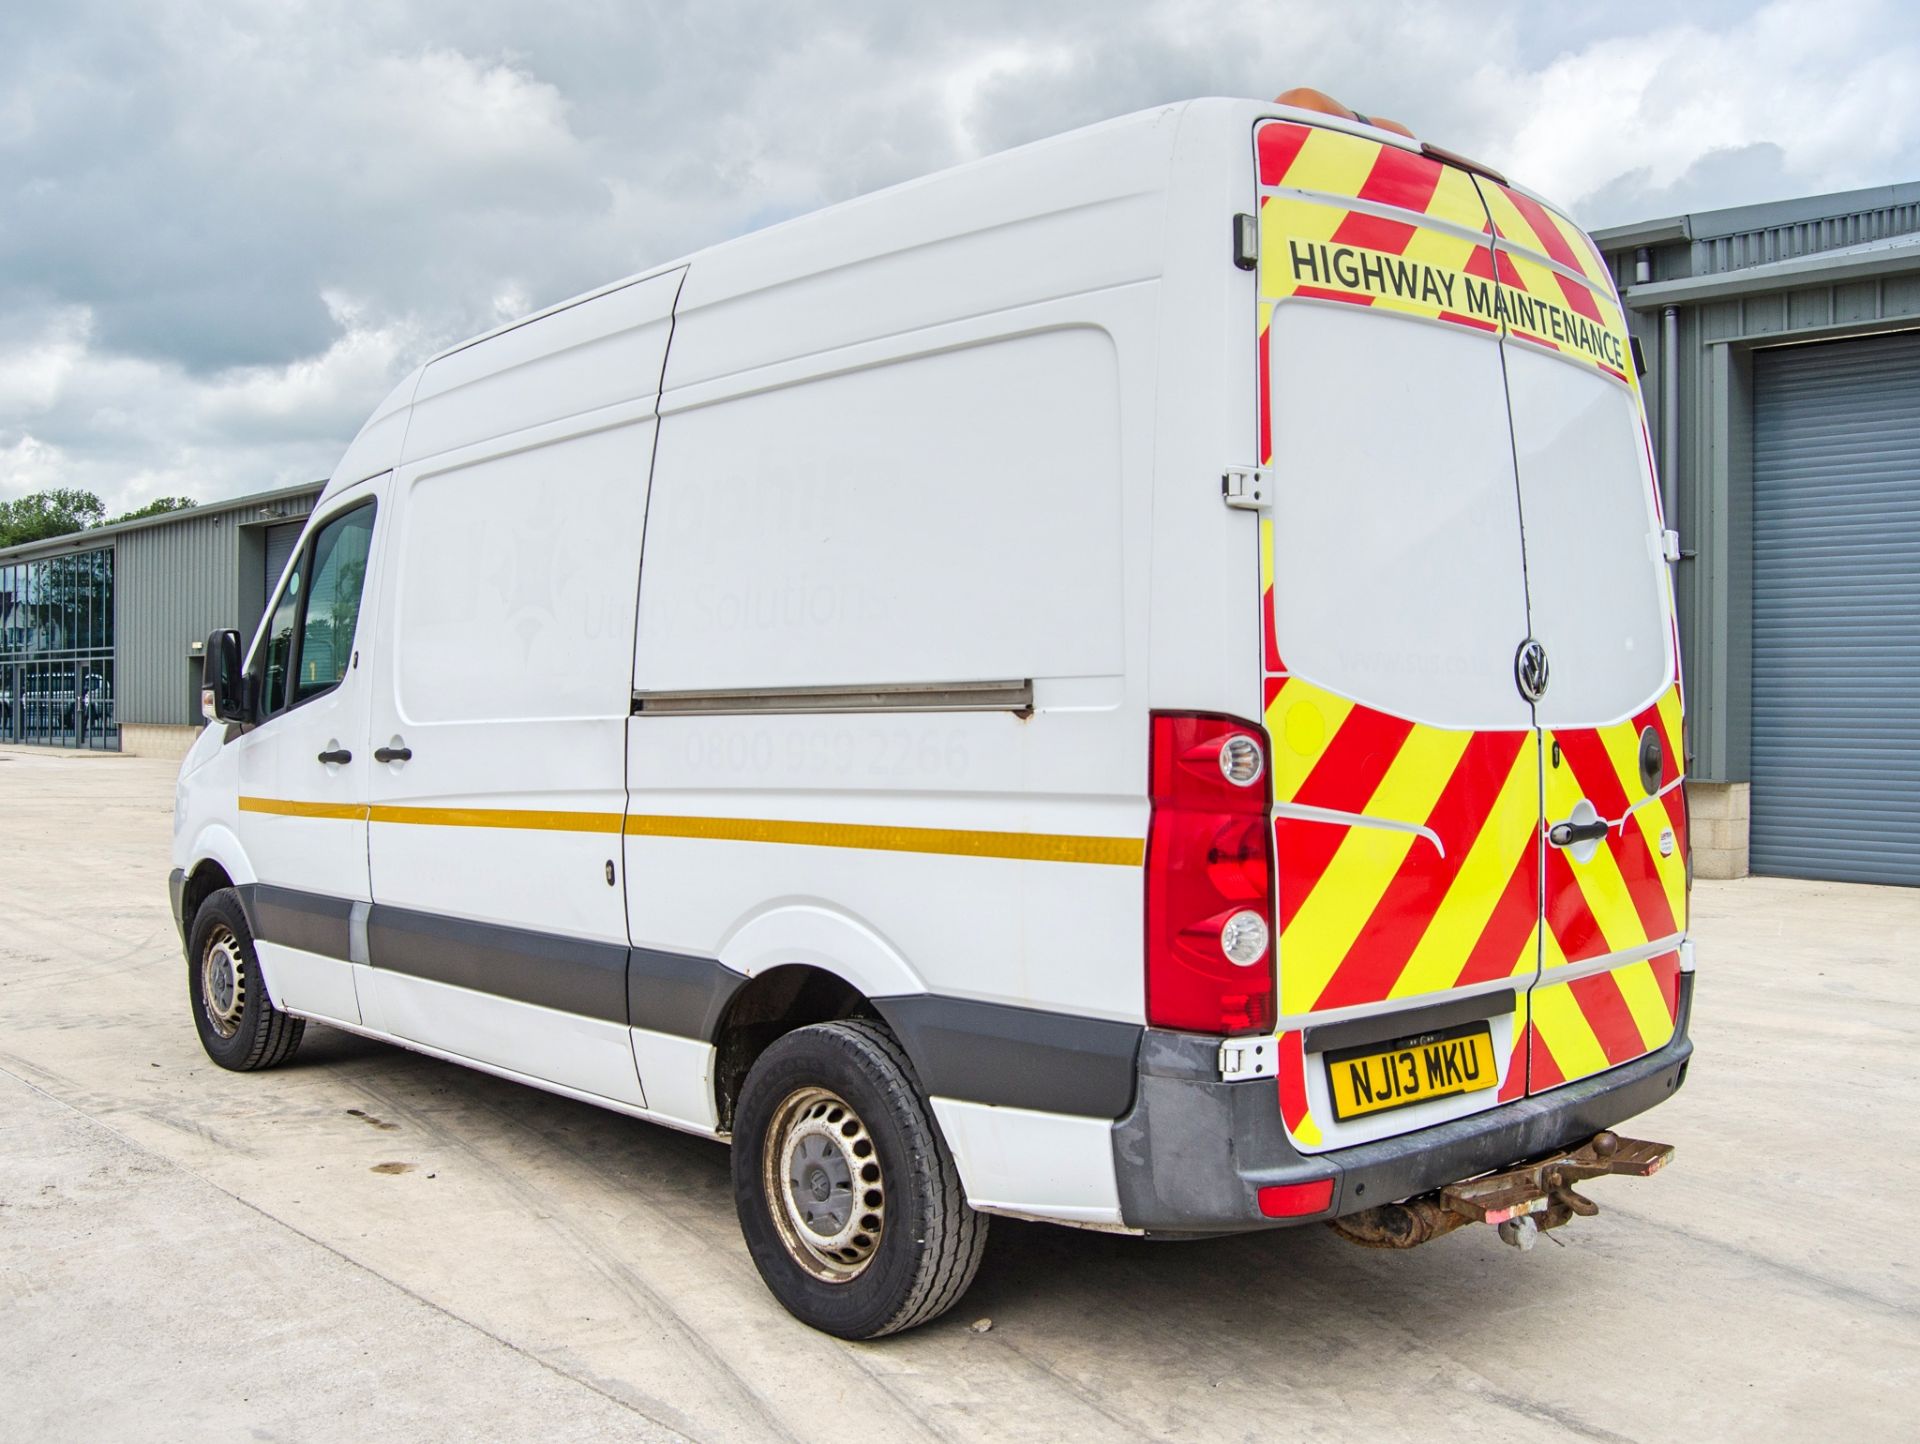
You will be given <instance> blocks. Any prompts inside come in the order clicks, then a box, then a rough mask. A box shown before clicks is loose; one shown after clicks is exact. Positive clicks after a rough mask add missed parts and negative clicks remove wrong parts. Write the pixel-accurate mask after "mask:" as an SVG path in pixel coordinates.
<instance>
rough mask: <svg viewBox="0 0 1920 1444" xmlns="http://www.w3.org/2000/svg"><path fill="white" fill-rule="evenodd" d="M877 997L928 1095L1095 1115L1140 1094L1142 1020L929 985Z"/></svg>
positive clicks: (1110, 1114)
mask: <svg viewBox="0 0 1920 1444" xmlns="http://www.w3.org/2000/svg"><path fill="white" fill-rule="evenodd" d="M873 1005H874V1007H876V1008H878V1009H879V1010H880V1016H881V1017H882V1018H883V1019H885V1020H886V1023H887V1026H888V1027H890V1028H892V1029H893V1031H894V1034H895V1035H896V1036H897V1037H898V1038H899V1039H900V1041H901V1043H902V1044H903V1045H904V1046H905V1047H906V1050H907V1056H908V1057H909V1058H911V1059H912V1060H913V1066H914V1068H915V1069H916V1070H917V1071H918V1073H919V1075H920V1082H921V1085H922V1086H923V1087H924V1088H925V1089H926V1091H927V1093H928V1094H929V1095H930V1096H933V1097H937V1098H958V1099H963V1100H965V1101H967V1102H970V1103H993V1104H998V1105H1000V1106H1002V1107H1007V1108H1032V1109H1036V1110H1039V1111H1042V1112H1046V1113H1072V1114H1077V1115H1081V1116H1083V1117H1090V1118H1117V1117H1119V1116H1120V1115H1121V1114H1122V1113H1124V1112H1126V1111H1127V1108H1128V1107H1129V1106H1130V1105H1131V1103H1132V1102H1133V1090H1134V1081H1135V1064H1134V1060H1135V1057H1136V1056H1137V1054H1138V1052H1139V1048H1140V1036H1141V1034H1142V1033H1143V1032H1144V1031H1145V1030H1144V1029H1143V1028H1142V1027H1141V1026H1140V1025H1139V1024H1137V1023H1118V1022H1113V1021H1111V1020H1109V1019H1104V1018H1080V1017H1075V1016H1073V1015H1071V1014H1068V1013H1050V1012H1045V1011H1042V1010H1040V1009H1037V1008H1016V1007H1012V1006H1009V1005H1007V1004H1004V1003H980V1002H974V1001H972V1000H970V999H965V998H943V997H937V996H934V995H931V994H925V993H920V994H908V995H902V996H899V997H893V998H875V999H874V1000H873Z"/></svg>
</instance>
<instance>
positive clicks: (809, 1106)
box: [733, 1021, 987, 1339]
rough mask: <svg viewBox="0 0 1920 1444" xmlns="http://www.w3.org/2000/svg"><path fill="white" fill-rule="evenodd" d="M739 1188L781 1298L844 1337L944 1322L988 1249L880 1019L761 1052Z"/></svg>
mask: <svg viewBox="0 0 1920 1444" xmlns="http://www.w3.org/2000/svg"><path fill="white" fill-rule="evenodd" d="M733 1193H734V1204H735V1206H736V1208H737V1209H738V1211H739V1215H740V1230H741V1232H742V1233H743V1234H745V1235H746V1240H747V1250H748V1252H749V1253H751V1254H752V1256H753V1262H754V1265H755V1267H757V1268H758V1269H759V1270H760V1277H761V1278H763V1279H765V1280H766V1283H767V1287H768V1288H769V1289H771V1290H772V1291H773V1294H774V1297H775V1298H777V1299H779V1300H780V1302H781V1303H782V1304H784V1305H785V1306H786V1308H787V1310H788V1311H789V1312H790V1313H792V1314H793V1315H794V1317H796V1318H798V1319H800V1320H801V1321H802V1322H803V1323H808V1324H811V1325H813V1327H814V1328H816V1329H821V1330H824V1331H825V1332H827V1333H829V1334H836V1335H838V1336H839V1337H840V1338H843V1339H873V1338H878V1337H880V1336H881V1335H883V1334H893V1333H898V1332H899V1331H900V1330H902V1329H910V1328H913V1327H914V1326H915V1325H916V1324H923V1323H926V1322H927V1321H928V1320H929V1319H934V1318H937V1317H939V1316H940V1315H941V1314H943V1313H945V1312H946V1311H947V1310H948V1309H950V1308H952V1307H953V1306H954V1304H956V1303H957V1302H959V1299H960V1296H961V1295H962V1294H963V1293H965V1292H966V1290H967V1285H968V1284H970V1283H972V1282H973V1276H974V1273H975V1272H976V1271H977V1270H978V1269H979V1267H980V1255H981V1253H982V1251H983V1250H984V1249H985V1247H986V1241H987V1220H986V1217H985V1215H983V1214H978V1213H975V1212H974V1211H973V1210H972V1209H971V1208H969V1207H968V1206H967V1200H966V1195H965V1193H964V1192H963V1190H962V1189H961V1186H960V1175H959V1172H958V1170H957V1169H955V1167H954V1165H953V1157H952V1155H951V1154H949V1153H948V1152H947V1146H946V1142H945V1140H944V1139H942V1138H941V1136H940V1131H939V1129H938V1128H937V1127H936V1126H935V1125H934V1121H933V1116H932V1113H931V1111H930V1109H929V1108H928V1106H927V1103H926V1100H925V1099H924V1098H922V1097H921V1096H920V1090H919V1088H918V1086H917V1085H916V1084H915V1082H914V1080H913V1072H912V1069H911V1067H910V1065H909V1064H908V1062H907V1057H906V1054H905V1053H903V1052H902V1051H901V1050H900V1045H899V1044H898V1043H896V1042H895V1041H894V1040H893V1038H892V1037H891V1036H890V1035H889V1034H888V1033H887V1032H886V1031H885V1030H884V1029H882V1028H880V1027H878V1026H877V1025H875V1024H872V1023H867V1022H861V1021H847V1022H839V1023H821V1024H818V1025H816V1026H814V1027H810V1028H800V1029H797V1030H796V1031H794V1032H792V1033H788V1034H787V1035H786V1036H785V1037H783V1038H781V1039H779V1040H778V1041H777V1042H775V1043H774V1044H773V1045H772V1046H771V1047H770V1048H768V1049H767V1051H766V1052H765V1053H763V1054H761V1055H760V1057H759V1059H758V1060H757V1061H756V1062H755V1063H754V1065H753V1068H752V1071H750V1072H749V1073H748V1074H747V1078H746V1083H745V1084H744V1085H743V1087H742V1088H741V1091H740V1102H739V1106H738V1108H737V1109H736V1111H735V1115H734V1130H733Z"/></svg>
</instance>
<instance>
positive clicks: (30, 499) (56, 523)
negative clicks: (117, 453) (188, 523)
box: [0, 487, 199, 547]
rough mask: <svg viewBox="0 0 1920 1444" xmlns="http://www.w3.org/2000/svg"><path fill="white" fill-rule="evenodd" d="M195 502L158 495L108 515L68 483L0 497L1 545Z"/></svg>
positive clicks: (134, 518) (110, 523)
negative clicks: (12, 498)
mask: <svg viewBox="0 0 1920 1444" xmlns="http://www.w3.org/2000/svg"><path fill="white" fill-rule="evenodd" d="M198 505H199V503H198V502H196V501H195V500H194V499H193V498H192V497H190V496H157V497H155V498H154V499H153V500H152V501H150V502H148V503H147V504H146V505H145V506H140V507H135V508H134V509H133V510H132V511H127V512H122V513H121V514H120V515H119V516H116V517H108V516H107V508H106V504H105V503H104V502H102V501H101V500H100V498H99V497H97V496H95V495H94V494H93V493H92V492H90V491H79V490H75V489H74V488H71V487H55V488H53V489H52V490H50V491H36V492H34V493H33V495H31V496H23V497H21V498H20V499H19V500H18V501H0V547H11V546H19V545H21V544H22V543H24V542H37V541H45V540H46V539H47V538H48V537H56V536H66V535H67V534H68V533H70V532H76V531H88V530H91V529H92V528H94V527H97V526H113V525H114V524H115V523H117V522H123V521H139V520H140V519H141V518H142V517H148V516H165V515H166V514H167V513H168V512H170V511H185V510H186V509H187V508H188V507H190V506H198Z"/></svg>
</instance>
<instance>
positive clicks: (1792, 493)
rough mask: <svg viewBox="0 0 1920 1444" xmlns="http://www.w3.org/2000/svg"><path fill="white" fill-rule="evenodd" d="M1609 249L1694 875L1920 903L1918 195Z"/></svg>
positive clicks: (1692, 227)
mask: <svg viewBox="0 0 1920 1444" xmlns="http://www.w3.org/2000/svg"><path fill="white" fill-rule="evenodd" d="M1596 239H1597V240H1598V241H1599V243H1600V245H1601V248H1602V249H1603V251H1604V252H1605V253H1606V255H1607V258H1608V260H1609V262H1610V263H1611V265H1612V267H1613V271H1614V277H1615V279H1616V280H1617V281H1618V283H1619V286H1620V291H1621V295H1622V297H1623V299H1624V300H1625V302H1626V305H1627V312H1628V321H1629V325H1630V327H1631V329H1632V331H1633V333H1634V338H1635V340H1636V341H1637V342H1638V343H1639V347H1640V350H1641V351H1642V352H1643V354H1644V355H1645V358H1646V361H1647V363H1648V367H1649V370H1648V373H1647V375H1646V377H1645V378H1644V381H1643V385H1644V386H1645V388H1646V391H1647V404H1648V409H1649V412H1650V421H1651V423H1652V427H1653V435H1654V443H1655V451H1656V454H1657V456H1658V458H1659V462H1660V473H1661V485H1662V488H1663V490H1664V491H1665V493H1666V502H1667V506H1666V512H1667V517H1668V525H1669V526H1671V527H1673V528H1675V529H1676V530H1678V532H1679V534H1680V545H1681V559H1680V561H1679V563H1678V564H1677V565H1676V567H1675V571H1674V584H1675V592H1676V599H1677V601H1678V604H1679V613H1680V635H1681V645H1682V647H1683V648H1684V651H1685V682H1686V689H1687V695H1686V700H1687V717H1688V727H1687V731H1688V734H1689V750H1690V752H1691V757H1690V759H1689V763H1688V769H1687V770H1688V774H1689V777H1690V778H1691V779H1692V781H1691V783H1690V785H1689V788H1688V797H1689V803H1690V812H1691V822H1692V842H1693V849H1694V851H1693V857H1694V865H1695V868H1696V870H1697V872H1698V874H1699V875H1700V876H1703V877H1740V876H1744V875H1745V874H1746V872H1747V871H1748V870H1749V868H1751V869H1752V870H1753V871H1755V872H1764V873H1774V874H1780V875H1784V876H1789V877H1811V878H1830V879H1837V880H1846V881H1858V882H1885V883H1905V884H1909V885H1914V884H1920V183H1910V184H1906V185H1899V186H1883V187H1876V188H1874V189H1871V190H1859V191H1849V192H1845V193H1843V194H1838V195H1825V196H1813V197H1809V198H1806V199H1802V200H1793V201H1782V202H1777V203H1774V204H1769V205H1757V206H1741V207H1737V208H1734V209H1730V210H1718V211H1708V212H1703V213H1700V214H1695V215H1686V216H1671V217H1668V218H1666V219H1664V220H1656V221H1647V222H1644V223H1642V224H1639V225H1632V226H1617V227H1613V228H1611V229H1608V230H1604V231H1601V232H1599V233H1598V234H1597V236H1596Z"/></svg>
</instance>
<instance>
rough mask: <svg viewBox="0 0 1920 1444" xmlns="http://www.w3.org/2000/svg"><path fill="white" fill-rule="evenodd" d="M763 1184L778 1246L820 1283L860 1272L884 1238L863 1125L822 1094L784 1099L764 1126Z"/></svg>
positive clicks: (873, 1157) (879, 1190) (805, 1092)
mask: <svg viewBox="0 0 1920 1444" xmlns="http://www.w3.org/2000/svg"><path fill="white" fill-rule="evenodd" d="M762 1169H763V1183H764V1186H765V1192H766V1196H767V1201H768V1204H769V1210H768V1211H769V1212H770V1213H772V1215H773V1222H774V1227H775V1228H776V1229H777V1230H778V1231H779V1233H780V1242H781V1243H782V1244H784V1245H785V1247H786V1250H787V1254H788V1256H789V1257H790V1258H792V1260H793V1261H794V1262H795V1263H797V1264H799V1265H800V1267H801V1268H803V1269H805V1270H806V1271H807V1272H808V1273H810V1274H812V1275H813V1276H814V1277H815V1278H817V1279H819V1280H821V1281H822V1282H823V1283H830V1284H844V1283H851V1282H852V1281H853V1280H854V1279H857V1278H858V1277H860V1275H861V1274H862V1273H864V1272H866V1269H867V1266H868V1265H869V1264H871V1263H872V1262H873V1257H874V1255H875V1254H876V1253H877V1252H878V1251H879V1248H880V1240H881V1237H882V1236H883V1235H884V1233H885V1231H886V1222H887V1215H886V1205H887V1200H886V1180H885V1178H884V1176H883V1175H882V1173H881V1170H880V1160H879V1154H878V1152H877V1150H876V1148H875V1146H874V1142H873V1135H872V1134H870V1133H869V1132H868V1131H867V1125H866V1124H865V1122H863V1121H862V1120H861V1118H860V1115H859V1114H857V1113H855V1112H854V1111H853V1109H852V1108H850V1107H848V1106H847V1102H846V1100H845V1099H843V1098H841V1097H840V1096H839V1095H838V1094H835V1093H833V1092H830V1091H829V1090H827V1089H825V1088H799V1089H796V1090H794V1091H793V1092H792V1093H789V1094H788V1095H787V1096H786V1097H785V1098H784V1099H783V1100H781V1103H780V1106H779V1107H778V1108H776V1109H775V1110H774V1112H773V1118H772V1119H771V1121H769V1122H768V1124H767V1134H766V1148H765V1150H764V1154H763V1165H762Z"/></svg>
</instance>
